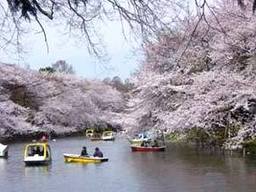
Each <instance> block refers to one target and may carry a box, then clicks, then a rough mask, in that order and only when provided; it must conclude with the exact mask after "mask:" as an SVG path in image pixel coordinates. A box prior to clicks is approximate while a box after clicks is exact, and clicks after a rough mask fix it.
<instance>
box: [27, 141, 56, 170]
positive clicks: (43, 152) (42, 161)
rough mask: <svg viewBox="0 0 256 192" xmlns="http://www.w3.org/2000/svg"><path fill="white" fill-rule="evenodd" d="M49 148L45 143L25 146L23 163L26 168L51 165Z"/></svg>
mask: <svg viewBox="0 0 256 192" xmlns="http://www.w3.org/2000/svg"><path fill="white" fill-rule="evenodd" d="M51 160H52V156H51V148H50V146H49V145H48V143H46V142H40V143H31V144H28V145H26V146H25V151H24V163H25V165H27V166H33V165H48V164H50V163H51Z"/></svg>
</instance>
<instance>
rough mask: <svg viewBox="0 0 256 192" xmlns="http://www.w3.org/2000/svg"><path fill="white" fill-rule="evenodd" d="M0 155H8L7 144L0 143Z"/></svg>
mask: <svg viewBox="0 0 256 192" xmlns="http://www.w3.org/2000/svg"><path fill="white" fill-rule="evenodd" d="M0 157H8V145H3V144H2V143H0Z"/></svg>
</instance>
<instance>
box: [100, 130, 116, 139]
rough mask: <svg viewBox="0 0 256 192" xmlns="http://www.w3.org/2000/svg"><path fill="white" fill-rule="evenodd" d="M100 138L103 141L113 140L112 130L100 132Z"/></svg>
mask: <svg viewBox="0 0 256 192" xmlns="http://www.w3.org/2000/svg"><path fill="white" fill-rule="evenodd" d="M101 139H102V140H103V141H114V140H115V136H114V132H113V131H104V132H103V133H102V136H101Z"/></svg>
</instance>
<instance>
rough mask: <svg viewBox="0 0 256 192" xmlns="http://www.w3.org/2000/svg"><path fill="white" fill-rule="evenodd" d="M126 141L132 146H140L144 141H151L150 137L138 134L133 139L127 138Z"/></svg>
mask: <svg viewBox="0 0 256 192" xmlns="http://www.w3.org/2000/svg"><path fill="white" fill-rule="evenodd" d="M127 139H128V141H129V142H130V143H131V144H132V145H139V146H140V145H141V144H142V143H143V142H144V141H145V142H148V141H150V140H151V138H150V137H148V136H147V135H146V134H145V133H140V134H138V135H135V137H133V138H127Z"/></svg>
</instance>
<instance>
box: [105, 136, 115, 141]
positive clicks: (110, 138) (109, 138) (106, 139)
mask: <svg viewBox="0 0 256 192" xmlns="http://www.w3.org/2000/svg"><path fill="white" fill-rule="evenodd" d="M102 140H103V141H114V140H115V137H107V138H104V137H103V138H102Z"/></svg>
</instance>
